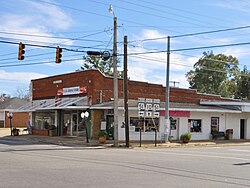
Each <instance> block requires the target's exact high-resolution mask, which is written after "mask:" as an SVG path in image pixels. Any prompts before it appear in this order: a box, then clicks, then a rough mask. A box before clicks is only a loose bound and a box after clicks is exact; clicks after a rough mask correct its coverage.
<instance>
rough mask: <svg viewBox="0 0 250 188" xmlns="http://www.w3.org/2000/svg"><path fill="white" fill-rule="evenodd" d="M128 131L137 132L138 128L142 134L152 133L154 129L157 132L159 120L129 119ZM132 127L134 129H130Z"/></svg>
mask: <svg viewBox="0 0 250 188" xmlns="http://www.w3.org/2000/svg"><path fill="white" fill-rule="evenodd" d="M130 127H131V128H130V130H135V132H139V131H140V128H141V131H142V132H154V131H155V128H156V130H157V131H159V118H138V117H131V118H130ZM132 127H134V128H133V129H132Z"/></svg>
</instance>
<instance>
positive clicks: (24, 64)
mask: <svg viewBox="0 0 250 188" xmlns="http://www.w3.org/2000/svg"><path fill="white" fill-rule="evenodd" d="M77 60H82V58H77V59H66V60H63V62H68V61H77ZM52 63H53V64H55V61H49V62H37V63H22V64H20V63H18V64H9V65H0V67H1V68H2V67H7V68H9V67H20V66H31V65H41V64H52Z"/></svg>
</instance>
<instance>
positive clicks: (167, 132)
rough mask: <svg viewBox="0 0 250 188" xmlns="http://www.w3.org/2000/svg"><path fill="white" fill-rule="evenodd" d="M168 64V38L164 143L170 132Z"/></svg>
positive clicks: (168, 42) (168, 48)
mask: <svg viewBox="0 0 250 188" xmlns="http://www.w3.org/2000/svg"><path fill="white" fill-rule="evenodd" d="M169 64H170V37H169V36H168V39H167V67H166V94H165V123H164V141H165V142H169V139H168V136H169V132H170V122H169Z"/></svg>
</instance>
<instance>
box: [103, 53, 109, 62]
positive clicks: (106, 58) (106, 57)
mask: <svg viewBox="0 0 250 188" xmlns="http://www.w3.org/2000/svg"><path fill="white" fill-rule="evenodd" d="M109 58H110V53H109V51H104V52H102V60H104V61H107V60H108V59H109Z"/></svg>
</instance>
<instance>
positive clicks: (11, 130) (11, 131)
mask: <svg viewBox="0 0 250 188" xmlns="http://www.w3.org/2000/svg"><path fill="white" fill-rule="evenodd" d="M9 118H10V135H11V136H12V134H13V129H12V121H11V119H12V117H9Z"/></svg>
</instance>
